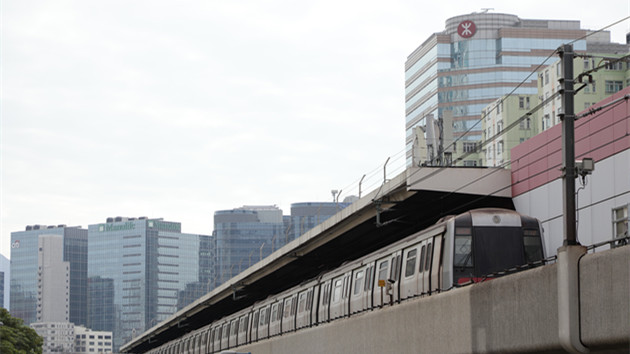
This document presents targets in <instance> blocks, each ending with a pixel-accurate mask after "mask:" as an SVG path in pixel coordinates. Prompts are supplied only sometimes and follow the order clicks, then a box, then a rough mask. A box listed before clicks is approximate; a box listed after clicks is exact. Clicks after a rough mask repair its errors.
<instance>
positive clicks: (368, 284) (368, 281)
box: [364, 266, 374, 291]
mask: <svg viewBox="0 0 630 354" xmlns="http://www.w3.org/2000/svg"><path fill="white" fill-rule="evenodd" d="M373 271H374V266H369V267H368V268H367V269H366V270H365V288H364V290H365V291H368V290H371V289H372V272H373Z"/></svg>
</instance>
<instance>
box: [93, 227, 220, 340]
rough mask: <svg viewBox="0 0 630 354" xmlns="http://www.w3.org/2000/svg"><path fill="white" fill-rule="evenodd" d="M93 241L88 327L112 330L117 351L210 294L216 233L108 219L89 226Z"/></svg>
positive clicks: (96, 329)
mask: <svg viewBox="0 0 630 354" xmlns="http://www.w3.org/2000/svg"><path fill="white" fill-rule="evenodd" d="M88 241H89V242H88V245H89V247H88V258H89V265H88V283H89V296H88V298H89V306H88V307H89V321H88V322H89V325H88V327H89V328H91V329H92V330H95V331H111V332H113V346H114V351H116V350H118V348H119V347H120V346H121V345H122V344H124V343H126V342H128V341H129V340H131V339H132V338H133V337H134V336H136V335H139V334H141V333H142V332H144V331H146V330H147V329H149V328H151V327H153V326H155V325H156V324H158V323H159V322H161V321H163V320H165V319H167V318H168V317H170V316H171V315H172V314H174V313H175V312H176V311H177V310H178V309H179V308H181V307H183V306H185V305H187V304H188V303H190V302H191V301H193V300H195V299H196V298H197V297H199V296H201V295H203V294H205V292H206V289H207V288H208V284H209V282H210V280H211V279H212V271H213V262H212V260H213V249H212V248H213V242H212V237H211V236H206V235H196V234H187V233H182V232H181V223H178V222H170V221H164V220H163V219H148V218H146V217H140V218H125V217H116V218H108V219H107V220H106V222H105V223H102V224H94V225H89V226H88ZM195 291H196V293H195ZM191 292H192V293H191ZM182 295H185V296H182Z"/></svg>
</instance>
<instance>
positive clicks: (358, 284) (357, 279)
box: [353, 269, 363, 295]
mask: <svg viewBox="0 0 630 354" xmlns="http://www.w3.org/2000/svg"><path fill="white" fill-rule="evenodd" d="M362 287H363V269H361V270H360V271H358V272H356V273H355V274H354V291H353V294H354V295H357V294H358V293H360V292H361V288H362Z"/></svg>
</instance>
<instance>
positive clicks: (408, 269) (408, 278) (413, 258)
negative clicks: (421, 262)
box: [400, 244, 420, 299]
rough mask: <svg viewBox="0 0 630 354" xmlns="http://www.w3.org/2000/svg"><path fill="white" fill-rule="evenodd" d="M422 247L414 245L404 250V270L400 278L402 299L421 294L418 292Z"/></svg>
mask: <svg viewBox="0 0 630 354" xmlns="http://www.w3.org/2000/svg"><path fill="white" fill-rule="evenodd" d="M419 247H420V245H419V244H418V245H414V246H412V247H410V248H406V249H404V250H403V261H402V264H403V269H402V273H401V276H400V298H401V299H406V298H409V297H413V296H416V295H418V294H420V293H419V292H418V287H419V276H418V272H417V269H418V267H417V264H418V257H419V252H418V248H419Z"/></svg>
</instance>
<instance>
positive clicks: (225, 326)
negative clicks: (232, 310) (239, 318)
mask: <svg viewBox="0 0 630 354" xmlns="http://www.w3.org/2000/svg"><path fill="white" fill-rule="evenodd" d="M221 332H222V334H223V339H227V337H228V334H229V333H230V326H228V325H227V324H224V325H223V330H222V331H221Z"/></svg>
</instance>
